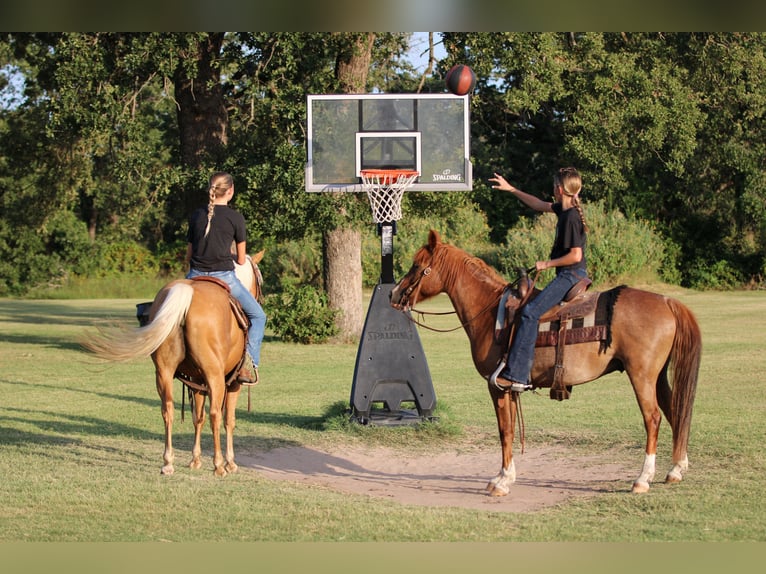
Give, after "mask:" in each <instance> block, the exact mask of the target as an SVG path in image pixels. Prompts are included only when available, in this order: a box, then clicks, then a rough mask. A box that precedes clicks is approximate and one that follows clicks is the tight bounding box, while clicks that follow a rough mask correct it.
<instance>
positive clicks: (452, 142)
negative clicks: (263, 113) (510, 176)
mask: <svg viewBox="0 0 766 574" xmlns="http://www.w3.org/2000/svg"><path fill="white" fill-rule="evenodd" d="M307 124H308V125H307V127H308V134H307V163H306V191H309V192H331V191H332V192H364V191H365V190H364V188H363V187H362V180H361V171H362V170H366V169H406V170H415V171H417V172H418V173H419V174H420V175H419V176H418V177H417V179H415V181H414V182H413V183H412V185H411V186H409V187H408V191H470V190H471V189H472V188H473V175H472V169H471V161H470V123H469V96H454V95H452V94H358V95H356V94H335V95H310V96H308V102H307Z"/></svg>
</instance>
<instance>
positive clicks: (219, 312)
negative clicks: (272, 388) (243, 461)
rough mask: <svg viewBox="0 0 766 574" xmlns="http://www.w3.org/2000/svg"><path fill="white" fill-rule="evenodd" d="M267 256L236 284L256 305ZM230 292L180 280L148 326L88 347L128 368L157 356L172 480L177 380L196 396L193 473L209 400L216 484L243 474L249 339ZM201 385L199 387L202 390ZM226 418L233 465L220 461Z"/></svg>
mask: <svg viewBox="0 0 766 574" xmlns="http://www.w3.org/2000/svg"><path fill="white" fill-rule="evenodd" d="M262 258H263V251H260V252H259V253H257V254H256V255H254V256H253V257H248V261H249V263H245V264H244V265H237V266H236V273H237V277H239V279H240V281H242V283H243V284H244V285H245V287H247V288H249V289H250V292H251V293H252V294H253V295H254V296H255V297H256V299H258V298H260V296H261V283H262V276H261V273H260V270H259V269H258V263H259V262H260V261H261V259H262ZM229 297H230V296H229V293H228V291H227V290H226V289H225V288H224V287H222V286H220V285H218V284H216V283H214V282H211V281H204V280H202V281H200V280H188V279H180V280H177V281H172V282H171V283H168V284H167V285H165V287H163V288H162V289H161V290H160V291H159V292H158V293H157V296H156V297H155V298H154V302H153V303H152V306H151V309H150V311H149V323H147V324H146V325H145V326H142V327H138V328H135V329H130V330H119V331H116V332H114V331H113V332H101V334H100V335H99V336H96V337H93V338H89V339H87V340H83V341H82V345H83V346H84V347H86V348H87V349H89V350H90V351H92V352H94V353H95V354H96V355H98V356H99V357H101V358H104V359H107V360H110V361H127V360H130V359H134V358H138V357H147V356H149V355H151V357H152V361H153V362H154V367H155V373H156V382H157V392H158V393H159V395H160V400H161V401H162V418H163V419H164V421H165V452H164V456H163V459H164V465H163V467H162V470H161V472H162V474H173V472H174V470H175V469H174V467H173V460H174V453H173V440H172V433H173V419H174V407H173V379H174V378H175V377H176V376H178V377H179V378H180V379H181V380H183V381H184V382H185V383H186V384H187V385H188V386H189V388H190V389H191V391H192V393H193V395H194V401H193V402H194V417H193V418H194V446H193V448H192V460H191V463H190V464H189V466H190V467H191V468H195V469H198V468H201V467H202V462H201V461H200V455H201V454H202V449H201V447H200V436H201V434H202V425H203V424H204V422H205V396H206V395H207V396H209V397H210V407H209V414H210V427H211V429H212V431H213V448H214V454H213V466H214V471H215V474H216V475H217V476H225V475H226V474H227V473H229V472H236V470H237V465H236V463H235V462H234V441H233V438H234V426H235V418H236V406H237V399H238V398H239V391H240V389H241V384H240V383H239V382H237V380H236V374H237V372H238V370H239V366H240V364H241V360H242V358H243V356H244V351H245V343H246V340H245V331H244V329H243V326H242V324H241V322H240V320H238V318H237V316H236V315H235V313H234V311H233V309H232V306H231V303H230V298H229ZM194 381H197V383H196V384H195V383H194ZM223 413H225V420H224V428H225V429H226V458H225V459H224V457H223V456H222V453H221V440H220V427H221V418H222V414H223Z"/></svg>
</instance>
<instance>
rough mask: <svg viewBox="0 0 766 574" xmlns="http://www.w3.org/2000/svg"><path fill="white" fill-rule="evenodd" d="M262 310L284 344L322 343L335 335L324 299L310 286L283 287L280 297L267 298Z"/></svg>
mask: <svg viewBox="0 0 766 574" xmlns="http://www.w3.org/2000/svg"><path fill="white" fill-rule="evenodd" d="M264 307H265V311H266V314H267V315H268V317H269V325H270V326H271V328H272V330H273V331H274V333H275V334H276V335H277V336H279V337H280V338H281V339H283V340H285V341H287V342H291V343H303V344H311V343H324V342H326V341H327V340H328V339H329V338H330V337H333V336H335V335H336V334H337V332H338V328H337V326H336V325H335V315H336V311H335V310H334V309H330V307H329V306H328V303H327V295H325V294H324V293H323V292H321V291H318V290H317V289H316V288H314V287H312V286H311V285H301V286H295V285H289V284H287V285H285V287H284V290H283V291H282V292H281V293H274V294H271V295H267V296H266V299H265V302H264Z"/></svg>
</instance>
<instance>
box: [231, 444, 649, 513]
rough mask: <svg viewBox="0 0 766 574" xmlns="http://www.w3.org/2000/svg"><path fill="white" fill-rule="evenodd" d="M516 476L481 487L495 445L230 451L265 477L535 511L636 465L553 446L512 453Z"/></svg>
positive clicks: (621, 487)
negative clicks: (498, 490)
mask: <svg viewBox="0 0 766 574" xmlns="http://www.w3.org/2000/svg"><path fill="white" fill-rule="evenodd" d="M514 460H515V463H516V477H517V478H516V483H515V484H514V485H513V487H512V489H511V493H510V494H509V495H508V496H504V497H492V496H488V495H487V493H486V491H485V490H484V489H485V487H486V485H487V483H488V482H489V480H490V479H491V478H492V477H493V476H495V475H496V474H497V473H498V471H499V470H500V448H499V446H498V447H497V448H495V449H487V450H482V451H477V452H458V451H455V452H441V453H437V454H433V455H420V454H418V455H416V454H406V455H403V454H402V453H400V452H397V451H393V450H390V449H386V448H375V449H372V450H369V449H362V448H350V449H349V448H344V449H343V450H338V451H336V452H333V451H325V450H316V449H312V448H305V447H286V448H277V449H273V450H271V451H268V452H263V453H250V454H246V453H242V452H239V453H238V454H237V463H238V464H239V465H240V467H243V468H249V469H252V470H254V471H256V472H257V473H258V474H259V475H261V476H263V477H266V478H268V479H271V480H290V481H294V482H296V483H301V484H307V485H320V486H323V487H326V488H329V489H332V490H335V491H338V492H344V493H352V494H359V495H367V496H371V497H379V498H383V499H386V500H390V501H394V502H398V503H401V504H411V505H422V506H453V507H460V508H473V509H480V510H489V511H496V512H535V511H538V510H541V509H544V508H548V507H551V506H554V505H557V504H560V503H563V502H566V501H567V500H569V499H571V498H572V497H577V496H598V495H599V494H603V493H608V492H629V491H630V487H631V485H632V482H633V479H634V478H635V477H636V476H637V474H638V471H639V470H640V469H639V468H636V469H629V468H626V467H625V466H624V465H619V464H615V463H612V462H610V461H609V460H608V456H607V455H600V456H592V457H574V456H571V455H568V454H567V453H566V452H565V451H564V450H563V449H560V448H548V447H546V448H538V449H535V448H529V446H527V448H526V450H525V452H524V453H523V454H518V453H515V454H514Z"/></svg>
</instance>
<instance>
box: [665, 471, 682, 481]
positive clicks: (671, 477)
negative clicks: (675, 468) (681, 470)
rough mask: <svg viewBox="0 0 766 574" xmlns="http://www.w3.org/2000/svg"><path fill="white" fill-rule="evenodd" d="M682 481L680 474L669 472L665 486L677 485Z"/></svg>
mask: <svg viewBox="0 0 766 574" xmlns="http://www.w3.org/2000/svg"><path fill="white" fill-rule="evenodd" d="M681 479H682V477H681V475H680V474H673V473H672V472H669V473H668V475H667V476H666V477H665V484H675V483H677V482H681Z"/></svg>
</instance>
